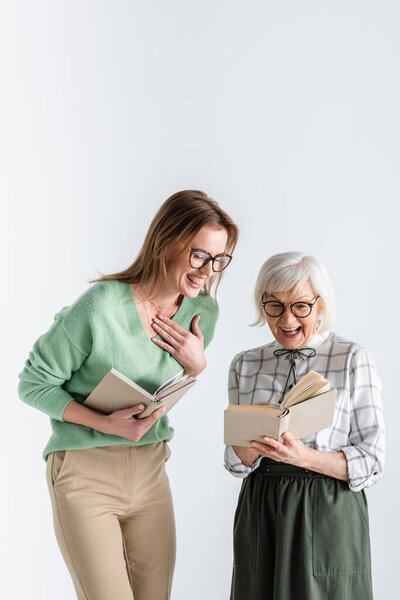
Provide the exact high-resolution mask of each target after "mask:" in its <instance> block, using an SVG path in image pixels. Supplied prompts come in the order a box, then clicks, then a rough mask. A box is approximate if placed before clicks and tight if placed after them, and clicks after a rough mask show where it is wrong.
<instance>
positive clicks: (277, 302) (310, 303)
mask: <svg viewBox="0 0 400 600" xmlns="http://www.w3.org/2000/svg"><path fill="white" fill-rule="evenodd" d="M319 298H320V296H317V297H316V298H315V300H314V302H302V301H301V300H297V302H292V303H291V304H288V303H286V302H281V301H280V300H266V301H265V302H264V301H263V299H262V297H261V304H262V306H263V310H264V313H265V314H266V315H267V316H268V317H271V319H277V318H278V317H281V316H282V315H283V313H284V312H285V306H290V312H291V313H292V315H294V316H295V317H296V319H306V318H307V317H309V316H310V315H311V313H312V309H313V308H314V304H316V302H317V300H318V299H319ZM270 302H275V303H276V304H280V305H281V306H282V312H281V313H279V315H270V314H269V313H267V311H266V310H265V305H266V304H269V303H270ZM295 304H307V305H308V306H309V307H310V312H309V313H308V315H304V317H299V316H298V315H296V313H294V312H293V306H294V305H295Z"/></svg>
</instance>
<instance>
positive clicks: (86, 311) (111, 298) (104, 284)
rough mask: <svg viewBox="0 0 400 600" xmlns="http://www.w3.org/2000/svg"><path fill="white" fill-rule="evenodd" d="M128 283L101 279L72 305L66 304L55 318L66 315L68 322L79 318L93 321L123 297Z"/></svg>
mask: <svg viewBox="0 0 400 600" xmlns="http://www.w3.org/2000/svg"><path fill="white" fill-rule="evenodd" d="M126 285H127V284H126V283H122V282H120V281H99V282H97V283H94V284H92V285H91V286H90V287H89V288H88V289H87V290H86V291H84V292H83V293H82V294H81V295H80V296H79V297H78V298H77V299H76V300H75V302H74V303H73V304H71V306H65V307H64V308H63V309H62V310H61V311H60V312H59V313H58V314H57V315H56V317H55V318H58V317H64V321H65V323H66V324H68V323H72V322H73V321H75V320H77V321H79V322H82V321H84V320H85V321H88V320H90V321H92V320H93V319H95V318H96V316H97V315H98V314H99V313H101V314H104V312H105V311H107V308H108V307H110V306H113V305H115V302H116V300H117V299H118V297H121V296H122V294H123V292H124V289H125V293H126V288H123V287H122V286H126Z"/></svg>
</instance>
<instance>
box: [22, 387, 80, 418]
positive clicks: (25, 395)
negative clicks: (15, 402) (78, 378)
mask: <svg viewBox="0 0 400 600" xmlns="http://www.w3.org/2000/svg"><path fill="white" fill-rule="evenodd" d="M24 388H25V382H23V381H21V382H20V385H19V395H20V397H21V399H22V400H23V401H24V402H26V403H27V404H29V405H30V406H33V407H34V408H37V409H38V410H40V411H41V412H44V413H45V414H46V415H48V416H49V417H50V418H52V419H56V421H64V419H63V417H62V416H63V413H64V410H65V409H66V407H67V406H68V404H69V403H70V402H72V400H74V398H73V397H72V396H71V394H68V392H66V391H65V390H63V389H62V388H61V387H60V386H40V388H39V389H36V390H32V384H27V385H26V390H25V389H24Z"/></svg>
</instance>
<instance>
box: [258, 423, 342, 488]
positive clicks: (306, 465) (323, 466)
mask: <svg viewBox="0 0 400 600" xmlns="http://www.w3.org/2000/svg"><path fill="white" fill-rule="evenodd" d="M282 437H283V438H284V442H283V443H281V442H278V441H277V440H274V439H273V438H268V437H264V442H265V443H264V444H262V443H260V442H255V441H253V442H252V446H253V448H255V449H256V450H257V451H258V452H259V453H260V454H262V455H263V456H267V457H268V458H272V459H273V460H276V461H278V462H283V463H289V464H291V465H295V466H296V467H302V468H303V469H309V470H310V471H317V472H318V473H323V474H324V475H329V477H335V479H341V480H342V481H348V480H349V475H348V470H347V460H346V457H345V455H344V453H343V452H322V451H321V450H314V449H313V448H308V447H307V446H305V445H304V444H303V442H302V441H301V440H297V439H296V438H294V437H293V436H292V434H291V433H289V432H288V431H286V432H285V433H284V434H283V436H282Z"/></svg>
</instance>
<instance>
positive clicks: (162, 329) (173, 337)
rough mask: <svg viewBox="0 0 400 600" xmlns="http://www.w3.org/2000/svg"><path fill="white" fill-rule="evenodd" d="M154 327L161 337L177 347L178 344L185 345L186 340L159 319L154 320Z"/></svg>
mask: <svg viewBox="0 0 400 600" xmlns="http://www.w3.org/2000/svg"><path fill="white" fill-rule="evenodd" d="M152 327H153V329H154V330H155V331H157V333H158V334H159V335H161V336H162V337H163V338H164V339H165V340H167V342H169V343H170V344H173V345H174V346H176V345H177V344H180V345H182V344H183V343H184V341H185V340H184V338H183V337H182V336H181V335H179V333H177V332H176V331H174V330H173V329H172V327H169V325H167V324H166V323H162V322H161V321H159V320H158V319H154V320H153V323H152Z"/></svg>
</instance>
